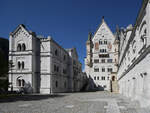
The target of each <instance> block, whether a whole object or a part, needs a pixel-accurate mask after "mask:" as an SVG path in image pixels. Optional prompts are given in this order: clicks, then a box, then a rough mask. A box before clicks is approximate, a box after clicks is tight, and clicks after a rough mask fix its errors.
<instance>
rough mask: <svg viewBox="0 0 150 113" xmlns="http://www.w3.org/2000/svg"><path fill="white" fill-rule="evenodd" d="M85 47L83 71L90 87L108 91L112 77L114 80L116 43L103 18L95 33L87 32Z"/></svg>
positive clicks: (116, 59)
mask: <svg viewBox="0 0 150 113" xmlns="http://www.w3.org/2000/svg"><path fill="white" fill-rule="evenodd" d="M86 48H87V50H86V51H87V56H86V58H85V72H86V74H87V76H88V78H89V79H90V84H91V85H92V86H91V87H92V88H99V90H108V91H110V90H111V89H112V87H111V80H112V78H113V80H116V72H117V65H116V64H117V61H118V43H117V40H116V38H115V35H114V34H113V33H112V31H111V30H110V28H109V27H108V25H107V24H106V22H105V20H104V18H102V22H101V24H100V26H99V28H98V29H97V31H96V32H95V34H94V35H93V36H92V34H91V33H89V36H88V40H87V42H86ZM112 73H113V76H114V77H112Z"/></svg>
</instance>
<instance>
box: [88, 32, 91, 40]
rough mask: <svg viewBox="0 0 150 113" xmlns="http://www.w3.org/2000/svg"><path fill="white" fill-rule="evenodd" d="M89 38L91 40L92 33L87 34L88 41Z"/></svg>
mask: <svg viewBox="0 0 150 113" xmlns="http://www.w3.org/2000/svg"><path fill="white" fill-rule="evenodd" d="M91 38H92V33H91V32H89V34H88V40H91Z"/></svg>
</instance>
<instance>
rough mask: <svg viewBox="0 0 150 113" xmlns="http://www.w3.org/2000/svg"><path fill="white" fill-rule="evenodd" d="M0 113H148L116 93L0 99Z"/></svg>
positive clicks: (63, 94) (62, 94) (64, 94)
mask: <svg viewBox="0 0 150 113" xmlns="http://www.w3.org/2000/svg"><path fill="white" fill-rule="evenodd" d="M0 113H150V110H149V109H148V108H146V109H145V108H140V106H139V104H138V102H135V101H130V100H129V99H127V98H125V97H123V96H121V95H119V94H113V93H109V92H86V93H61V94H58V95H54V96H50V95H24V96H17V97H9V98H7V99H0Z"/></svg>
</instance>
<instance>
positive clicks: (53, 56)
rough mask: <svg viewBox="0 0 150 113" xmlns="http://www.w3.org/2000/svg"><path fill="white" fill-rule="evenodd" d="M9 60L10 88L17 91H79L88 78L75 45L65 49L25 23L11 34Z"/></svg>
mask: <svg viewBox="0 0 150 113" xmlns="http://www.w3.org/2000/svg"><path fill="white" fill-rule="evenodd" d="M9 62H10V69H9V82H10V83H11V86H10V88H9V90H13V91H18V90H19V89H20V88H25V90H26V92H28V93H31V92H35V93H54V92H68V91H79V90H80V89H81V88H82V86H83V84H84V81H83V80H84V79H85V77H86V76H85V74H84V73H82V65H81V63H80V62H79V61H78V55H77V52H76V49H75V48H73V49H67V50H65V49H64V48H62V47H61V46H60V45H59V44H57V43H56V42H55V41H54V40H53V39H52V38H51V37H48V38H39V37H38V36H37V35H36V34H35V33H34V32H31V31H28V30H27V29H26V27H25V26H24V25H19V26H18V27H17V28H16V30H15V31H14V32H12V33H11V34H10V42H9Z"/></svg>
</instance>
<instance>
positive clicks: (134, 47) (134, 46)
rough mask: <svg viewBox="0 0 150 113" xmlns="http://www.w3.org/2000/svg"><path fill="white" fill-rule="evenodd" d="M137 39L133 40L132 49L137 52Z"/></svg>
mask: <svg viewBox="0 0 150 113" xmlns="http://www.w3.org/2000/svg"><path fill="white" fill-rule="evenodd" d="M135 42H136V41H135V40H134V41H133V43H132V50H133V53H135V51H136V45H135Z"/></svg>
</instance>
